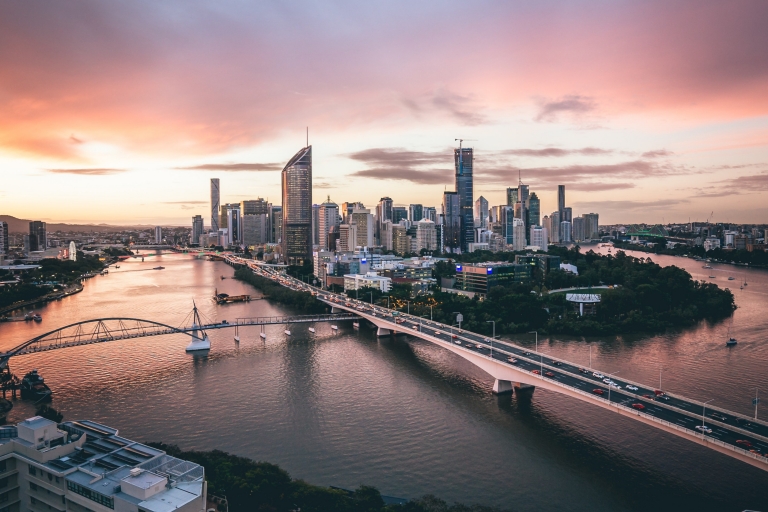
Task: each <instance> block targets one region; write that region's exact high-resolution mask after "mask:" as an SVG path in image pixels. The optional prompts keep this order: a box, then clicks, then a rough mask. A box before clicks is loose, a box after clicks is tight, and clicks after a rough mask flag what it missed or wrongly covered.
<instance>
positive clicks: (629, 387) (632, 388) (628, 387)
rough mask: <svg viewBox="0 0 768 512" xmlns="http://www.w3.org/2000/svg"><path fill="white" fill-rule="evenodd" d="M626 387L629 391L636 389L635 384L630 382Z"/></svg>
mask: <svg viewBox="0 0 768 512" xmlns="http://www.w3.org/2000/svg"><path fill="white" fill-rule="evenodd" d="M627 389H628V390H630V391H637V386H633V385H632V384H627Z"/></svg>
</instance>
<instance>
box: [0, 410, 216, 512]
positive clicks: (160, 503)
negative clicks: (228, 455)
mask: <svg viewBox="0 0 768 512" xmlns="http://www.w3.org/2000/svg"><path fill="white" fill-rule="evenodd" d="M204 476H205V472H204V469H203V467H202V466H199V465H197V464H194V463H192V462H188V461H185V460H181V459H177V458H176V457H171V456H169V455H167V454H166V453H165V452H164V451H162V450H158V449H156V448H151V447H149V446H146V445H143V444H141V443H137V442H135V441H131V440H130V439H126V438H124V437H120V436H119V435H118V431H117V430H116V429H114V428H111V427H108V426H106V425H101V424H99V423H95V422H92V421H88V420H83V421H65V422H63V423H60V424H58V425H57V424H56V423H55V422H53V421H50V420H47V419H45V418H41V417H40V416H35V417H33V418H29V419H27V420H24V421H22V422H20V423H18V424H17V425H16V426H4V427H0V504H2V510H5V511H8V512H19V511H33V512H35V511H40V512H43V511H44V512H67V511H72V512H113V511H115V510H117V511H120V512H172V511H173V512H202V511H204V510H206V483H205V479H204Z"/></svg>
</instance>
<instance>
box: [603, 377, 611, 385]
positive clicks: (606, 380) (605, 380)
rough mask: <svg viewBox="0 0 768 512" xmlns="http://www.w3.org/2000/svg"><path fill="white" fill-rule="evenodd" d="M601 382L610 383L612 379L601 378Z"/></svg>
mask: <svg viewBox="0 0 768 512" xmlns="http://www.w3.org/2000/svg"><path fill="white" fill-rule="evenodd" d="M603 382H605V383H606V384H611V383H612V382H613V381H612V380H611V379H608V378H605V379H603Z"/></svg>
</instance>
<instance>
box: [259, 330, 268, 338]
mask: <svg viewBox="0 0 768 512" xmlns="http://www.w3.org/2000/svg"><path fill="white" fill-rule="evenodd" d="M259 336H261V337H262V338H263V339H267V333H265V332H262V333H260V334H259Z"/></svg>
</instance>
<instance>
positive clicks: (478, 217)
mask: <svg viewBox="0 0 768 512" xmlns="http://www.w3.org/2000/svg"><path fill="white" fill-rule="evenodd" d="M475 226H476V227H478V228H487V227H488V200H487V199H486V198H484V197H483V196H480V197H478V198H477V201H475Z"/></svg>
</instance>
